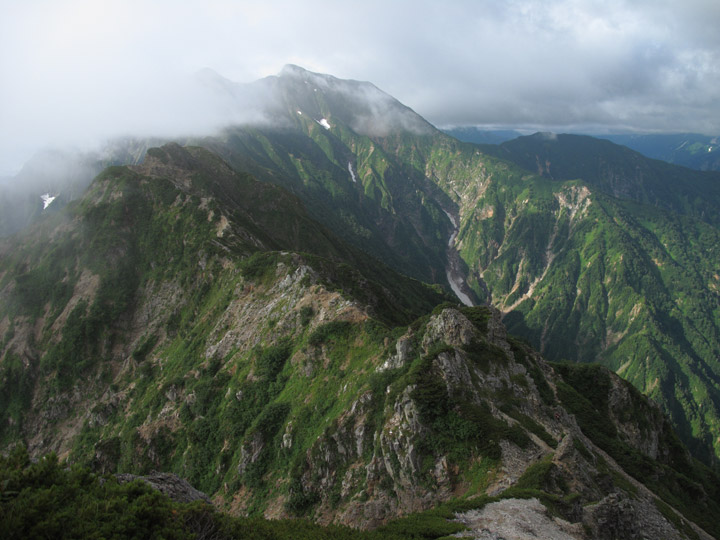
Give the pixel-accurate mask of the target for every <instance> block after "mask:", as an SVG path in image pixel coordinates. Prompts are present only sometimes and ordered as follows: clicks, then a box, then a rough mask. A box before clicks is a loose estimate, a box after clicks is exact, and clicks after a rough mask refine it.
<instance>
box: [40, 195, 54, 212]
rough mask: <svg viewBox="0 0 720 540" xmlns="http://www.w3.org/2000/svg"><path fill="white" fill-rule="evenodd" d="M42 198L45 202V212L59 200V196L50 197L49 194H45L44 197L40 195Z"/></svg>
mask: <svg viewBox="0 0 720 540" xmlns="http://www.w3.org/2000/svg"><path fill="white" fill-rule="evenodd" d="M40 198H41V199H42V202H43V210H45V209H46V208H47V207H48V206H50V204H51V203H52V202H53V201H54V200H55V199H56V198H57V195H50V194H49V193H45V194H43V195H40Z"/></svg>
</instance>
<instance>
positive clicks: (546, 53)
mask: <svg viewBox="0 0 720 540" xmlns="http://www.w3.org/2000/svg"><path fill="white" fill-rule="evenodd" d="M0 14H1V18H0V77H1V79H0V175H3V174H8V173H11V172H13V170H15V169H17V168H18V167H19V166H20V164H21V163H22V160H24V159H26V158H27V157H28V155H29V154H30V153H31V152H33V151H34V150H35V149H37V148H39V147H41V146H46V145H57V144H61V143H62V144H66V145H68V144H69V145H87V144H90V143H92V142H93V141H96V140H99V139H101V138H104V137H109V136H114V135H121V134H126V133H127V134H134V133H137V134H141V135H149V134H158V135H168V134H175V133H183V132H188V133H189V132H192V131H197V130H207V129H209V128H210V127H211V124H213V122H214V119H213V114H214V113H215V111H212V110H211V108H208V107H209V105H207V104H205V105H203V104H201V103H199V94H198V92H199V90H198V89H197V88H195V87H193V86H192V85H189V84H188V80H189V77H190V75H191V74H193V73H195V72H197V71H198V70H200V69H202V68H204V67H209V68H211V69H214V70H215V71H217V72H218V73H220V74H221V75H223V76H225V77H227V78H229V79H231V80H234V81H238V82H249V81H252V80H255V79H257V78H260V77H263V76H266V75H272V74H275V73H277V72H279V71H280V69H281V68H282V66H283V65H284V64H286V63H294V64H298V65H300V66H302V67H305V68H307V69H310V70H312V71H318V72H322V73H330V74H332V75H335V76H337V77H340V78H350V79H359V80H368V81H371V82H373V83H374V84H376V85H377V86H378V87H380V88H381V89H382V90H384V91H386V92H388V93H390V94H392V95H393V96H395V97H396V98H398V99H399V100H400V101H402V102H403V103H405V104H406V105H408V106H410V107H412V108H413V109H414V110H415V111H416V112H418V113H419V114H421V115H423V116H424V117H425V118H426V119H428V120H429V121H430V122H432V123H434V124H435V125H437V126H448V125H490V126H498V127H500V126H502V127H516V128H530V129H545V130H552V131H576V132H577V131H586V132H598V131H619V130H628V129H631V130H639V131H672V132H678V131H694V132H700V133H705V134H710V135H720V30H719V29H720V1H718V0H601V1H595V0H508V1H503V0H455V1H453V0H443V1H441V0H436V1H433V2H430V1H424V0H412V1H404V0H403V1H400V0H382V1H375V0H362V1H347V0H343V1H337V0H334V1H316V0H311V1H302V0H295V1H288V2H281V1H274V0H265V1H263V2H248V1H233V0H197V1H196V0H186V1H184V0H167V1H166V0H117V1H116V0H107V1H106V0H47V1H39V0H23V1H19V0H0Z"/></svg>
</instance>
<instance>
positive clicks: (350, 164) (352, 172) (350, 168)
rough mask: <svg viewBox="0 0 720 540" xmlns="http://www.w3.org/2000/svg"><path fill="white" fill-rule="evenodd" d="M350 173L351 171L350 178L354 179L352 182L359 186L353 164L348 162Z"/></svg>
mask: <svg viewBox="0 0 720 540" xmlns="http://www.w3.org/2000/svg"><path fill="white" fill-rule="evenodd" d="M348 171H350V176H351V177H352V181H353V183H354V184H357V177H356V176H355V171H353V168H352V163H350V162H349V161H348Z"/></svg>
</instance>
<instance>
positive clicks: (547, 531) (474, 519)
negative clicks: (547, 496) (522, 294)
mask: <svg viewBox="0 0 720 540" xmlns="http://www.w3.org/2000/svg"><path fill="white" fill-rule="evenodd" d="M457 521H459V522H460V523H462V524H463V525H465V526H467V527H468V528H469V529H470V530H469V531H463V532H460V533H458V534H456V535H455V536H456V537H458V538H475V539H476V540H510V539H512V540H577V539H582V538H585V536H584V534H583V527H582V525H580V524H579V523H576V524H572V523H568V522H567V521H564V520H562V519H558V518H552V517H550V516H549V515H548V514H547V510H546V508H545V507H544V506H543V505H542V504H541V503H540V501H538V500H537V499H504V500H502V501H498V502H496V503H492V504H488V505H487V506H485V507H484V508H483V509H481V510H470V511H469V512H463V513H461V514H458V515H457ZM616 538H622V537H616Z"/></svg>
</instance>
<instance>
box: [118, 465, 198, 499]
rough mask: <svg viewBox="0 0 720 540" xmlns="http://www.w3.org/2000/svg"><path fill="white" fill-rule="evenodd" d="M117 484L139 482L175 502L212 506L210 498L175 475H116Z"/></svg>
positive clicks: (157, 473) (159, 473)
mask: <svg viewBox="0 0 720 540" xmlns="http://www.w3.org/2000/svg"><path fill="white" fill-rule="evenodd" d="M115 478H117V481H118V483H120V484H125V483H127V482H133V481H135V480H141V481H143V482H145V483H147V484H149V485H150V487H152V488H153V489H157V490H158V491H161V492H162V493H164V494H165V495H167V496H168V497H170V498H171V499H172V500H173V501H175V502H181V503H190V502H195V501H204V502H206V503H208V504H212V503H211V501H210V497H208V496H207V495H205V493H203V492H202V491H198V490H197V489H195V488H194V487H192V486H191V485H190V483H189V482H188V481H187V480H185V479H183V478H180V477H179V476H178V475H176V474H172V473H162V472H153V473H150V474H148V475H145V476H138V475H135V474H127V473H125V474H117V475H115Z"/></svg>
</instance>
